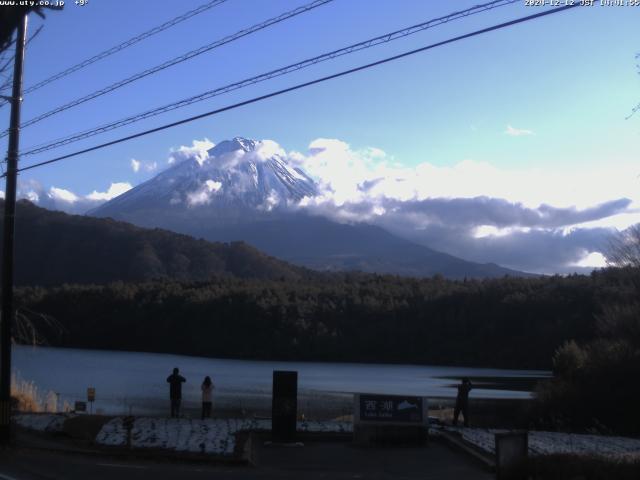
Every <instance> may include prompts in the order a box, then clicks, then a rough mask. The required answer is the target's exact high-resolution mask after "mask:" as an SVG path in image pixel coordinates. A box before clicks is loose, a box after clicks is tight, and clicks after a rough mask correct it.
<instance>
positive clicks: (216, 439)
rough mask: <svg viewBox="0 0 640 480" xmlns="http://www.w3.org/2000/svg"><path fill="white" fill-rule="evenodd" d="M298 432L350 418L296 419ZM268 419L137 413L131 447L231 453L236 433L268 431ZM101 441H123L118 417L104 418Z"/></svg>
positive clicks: (339, 428) (328, 428)
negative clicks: (105, 419)
mask: <svg viewBox="0 0 640 480" xmlns="http://www.w3.org/2000/svg"><path fill="white" fill-rule="evenodd" d="M297 429H298V431H300V432H334V433H341V432H352V431H353V425H352V424H351V423H350V422H307V421H303V422H298V424H297ZM269 430H271V420H257V419H236V418H229V419H205V420H196V419H188V418H154V417H140V418H136V419H135V421H134V422H133V427H132V429H131V447H133V448H157V449H166V450H173V451H176V452H192V453H207V454H213V455H233V452H234V450H235V447H236V437H235V435H236V433H238V432H242V431H269ZM96 442H97V443H99V444H101V445H109V446H121V447H124V446H126V445H127V432H126V430H125V428H124V426H123V423H122V418H120V417H118V418H114V419H112V420H111V421H109V422H107V423H106V424H105V425H104V426H103V427H102V429H101V430H100V432H99V433H98V435H97V437H96Z"/></svg>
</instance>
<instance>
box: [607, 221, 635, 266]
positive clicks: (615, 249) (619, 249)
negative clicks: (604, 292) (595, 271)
mask: <svg viewBox="0 0 640 480" xmlns="http://www.w3.org/2000/svg"><path fill="white" fill-rule="evenodd" d="M607 261H608V263H609V265H611V266H616V267H640V223H638V224H636V225H632V226H631V227H629V228H627V229H626V230H624V231H622V232H620V233H618V235H616V236H615V237H613V238H612V239H611V241H610V242H609V249H608V252H607Z"/></svg>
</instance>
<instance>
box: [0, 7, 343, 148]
mask: <svg viewBox="0 0 640 480" xmlns="http://www.w3.org/2000/svg"><path fill="white" fill-rule="evenodd" d="M330 2H333V0H314V1H313V2H311V3H309V4H307V5H303V6H301V7H298V8H296V9H294V10H290V11H288V12H285V13H283V14H281V15H278V16H277V17H273V18H270V19H268V20H265V21H264V22H261V23H258V24H256V25H253V26H252V27H249V28H245V29H243V30H240V31H238V32H236V33H234V34H233V35H229V36H227V37H224V38H222V39H220V40H216V41H215V42H212V43H209V44H207V45H204V46H202V47H200V48H196V49H195V50H191V51H189V52H187V53H184V54H182V55H180V56H178V57H175V58H172V59H171V60H167V61H166V62H163V63H161V64H160V65H156V66H155V67H151V68H148V69H146V70H144V71H142V72H139V73H136V74H135V75H132V76H130V77H127V78H125V79H124V80H120V81H118V82H116V83H112V84H111V85H109V86H107V87H104V88H102V89H100V90H97V91H95V92H93V93H90V94H88V95H85V96H84V97H80V98H77V99H75V100H72V101H71V102H69V103H66V104H64V105H61V106H59V107H56V108H54V109H53V110H50V111H48V112H46V113H43V114H41V115H38V116H37V117H34V118H32V119H31V120H28V121H26V122H25V123H23V124H22V125H21V126H20V128H25V127H28V126H30V125H33V124H34V123H38V122H40V121H42V120H44V119H45V118H49V117H51V116H52V115H56V114H58V113H60V112H64V111H65V110H68V109H70V108H73V107H76V106H78V105H81V104H83V103H85V102H88V101H89V100H93V99H94V98H98V97H100V96H102V95H105V94H107V93H110V92H113V91H114V90H117V89H119V88H122V87H124V86H125V85H129V84H130V83H133V82H136V81H138V80H140V79H142V78H145V77H148V76H149V75H153V74H155V73H158V72H160V71H162V70H165V69H167V68H169V67H172V66H174V65H177V64H179V63H182V62H186V61H187V60H191V59H192V58H194V57H197V56H198V55H202V54H203V53H205V52H208V51H210V50H213V49H214V48H218V47H221V46H222V45H226V44H227V43H231V42H233V41H235V40H238V39H239V38H242V37H245V36H247V35H250V34H252V33H255V32H257V31H260V30H263V29H265V28H268V27H270V26H272V25H275V24H277V23H280V22H284V21H285V20H288V19H289V18H292V17H295V16H297V15H300V14H302V13H305V12H308V11H309V10H313V9H314V8H317V7H320V6H322V5H325V4H327V3H330ZM7 133H8V131H5V132H3V133H2V134H1V135H0V137H3V136H5V135H7Z"/></svg>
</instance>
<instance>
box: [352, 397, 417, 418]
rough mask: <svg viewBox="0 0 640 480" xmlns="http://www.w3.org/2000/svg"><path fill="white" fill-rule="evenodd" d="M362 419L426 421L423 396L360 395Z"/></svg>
mask: <svg viewBox="0 0 640 480" xmlns="http://www.w3.org/2000/svg"><path fill="white" fill-rule="evenodd" d="M359 400H360V403H359V405H358V406H359V409H360V418H359V420H360V421H363V422H366V421H376V422H406V423H422V422H424V420H425V419H424V409H423V398H422V397H411V396H402V395H370V394H364V393H363V394H360V395H359Z"/></svg>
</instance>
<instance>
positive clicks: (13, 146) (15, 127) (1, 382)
mask: <svg viewBox="0 0 640 480" xmlns="http://www.w3.org/2000/svg"><path fill="white" fill-rule="evenodd" d="M26 38H27V15H26V14H25V15H24V18H23V19H22V20H21V21H20V23H19V24H18V33H17V36H16V56H15V61H14V64H13V91H12V93H11V98H10V101H11V123H10V125H9V148H8V149H7V173H6V177H7V183H6V188H5V197H4V231H3V237H2V305H1V309H0V446H8V445H9V444H10V442H11V419H10V415H11V324H12V322H13V317H14V315H15V312H14V306H13V244H14V230H15V219H16V184H17V176H18V151H19V141H20V105H21V103H22V67H23V64H24V47H25V43H26Z"/></svg>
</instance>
